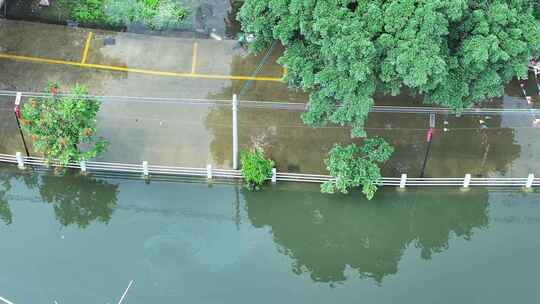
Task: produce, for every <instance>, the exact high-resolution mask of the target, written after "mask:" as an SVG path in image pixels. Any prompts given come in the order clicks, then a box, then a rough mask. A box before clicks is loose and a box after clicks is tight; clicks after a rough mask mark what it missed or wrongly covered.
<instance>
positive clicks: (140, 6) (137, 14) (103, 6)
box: [61, 0, 189, 29]
mask: <svg viewBox="0 0 540 304" xmlns="http://www.w3.org/2000/svg"><path fill="white" fill-rule="evenodd" d="M61 4H62V5H63V6H64V7H68V9H69V10H70V11H71V12H72V18H73V19H75V20H76V21H78V22H80V23H83V24H91V25H109V26H126V25H130V24H133V23H140V24H144V25H146V26H148V27H150V28H152V29H163V28H166V27H171V26H179V25H181V24H182V23H183V21H184V20H185V18H186V17H187V15H188V13H189V12H188V10H187V8H186V7H184V6H183V5H181V4H180V3H178V2H177V1H174V0H82V1H74V0H63V1H62V2H61Z"/></svg>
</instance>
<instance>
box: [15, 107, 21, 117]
mask: <svg viewBox="0 0 540 304" xmlns="http://www.w3.org/2000/svg"><path fill="white" fill-rule="evenodd" d="M13 111H14V112H15V117H17V119H20V118H21V107H20V106H18V105H16V106H15V109H13Z"/></svg>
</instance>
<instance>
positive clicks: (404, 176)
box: [399, 174, 407, 189]
mask: <svg viewBox="0 0 540 304" xmlns="http://www.w3.org/2000/svg"><path fill="white" fill-rule="evenodd" d="M406 185H407V174H401V180H400V181H399V188H401V189H404V188H405V186H406Z"/></svg>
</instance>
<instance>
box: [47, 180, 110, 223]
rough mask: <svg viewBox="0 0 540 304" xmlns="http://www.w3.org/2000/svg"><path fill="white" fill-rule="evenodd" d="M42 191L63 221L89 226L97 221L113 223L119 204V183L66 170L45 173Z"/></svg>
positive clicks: (61, 221) (57, 217)
mask: <svg viewBox="0 0 540 304" xmlns="http://www.w3.org/2000/svg"><path fill="white" fill-rule="evenodd" d="M39 193H40V194H41V198H42V199H43V200H44V201H45V202H47V203H50V204H52V205H53V208H54V213H55V215H56V219H57V220H58V221H59V222H60V224H62V225H63V226H68V225H71V224H76V225H77V226H79V227H80V228H85V227H87V226H88V225H89V224H91V223H92V222H94V221H98V222H102V223H108V222H109V220H110V219H111V216H112V213H113V211H114V209H115V207H116V204H117V195H118V185H115V184H109V183H107V182H106V181H104V180H98V179H95V178H93V177H91V176H84V175H81V174H80V173H78V172H74V171H66V172H65V173H64V174H62V175H52V174H47V175H43V176H42V177H41V181H40V184H39Z"/></svg>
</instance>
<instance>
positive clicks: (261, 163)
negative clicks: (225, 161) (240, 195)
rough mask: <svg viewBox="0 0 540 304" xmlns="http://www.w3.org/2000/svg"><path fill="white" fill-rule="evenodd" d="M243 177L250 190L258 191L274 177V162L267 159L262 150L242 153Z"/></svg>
mask: <svg viewBox="0 0 540 304" xmlns="http://www.w3.org/2000/svg"><path fill="white" fill-rule="evenodd" d="M240 164H241V169H242V176H243V178H244V181H245V183H246V184H247V187H248V188H249V189H252V190H253V189H258V188H259V187H260V186H261V185H262V184H264V182H265V181H266V179H267V178H268V177H270V176H271V175H272V168H274V161H272V160H270V159H267V158H266V157H265V156H264V152H263V151H262V150H261V149H255V150H253V151H242V153H241V154H240Z"/></svg>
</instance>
